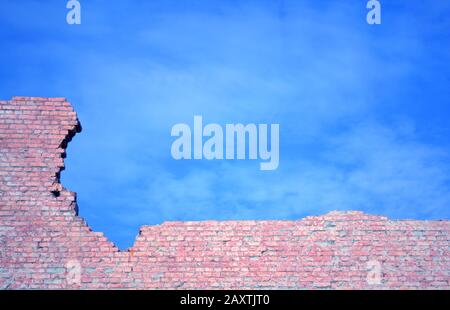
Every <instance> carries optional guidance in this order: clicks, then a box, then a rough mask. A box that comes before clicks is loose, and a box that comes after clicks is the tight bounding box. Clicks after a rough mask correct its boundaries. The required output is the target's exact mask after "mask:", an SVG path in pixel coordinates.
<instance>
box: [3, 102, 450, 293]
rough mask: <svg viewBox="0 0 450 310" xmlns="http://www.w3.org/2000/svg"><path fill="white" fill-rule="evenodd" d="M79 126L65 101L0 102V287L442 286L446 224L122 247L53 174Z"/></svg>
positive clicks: (214, 234)
mask: <svg viewBox="0 0 450 310" xmlns="http://www.w3.org/2000/svg"><path fill="white" fill-rule="evenodd" d="M80 130H81V127H80V124H79V122H78V119H77V116H76V113H75V112H74V111H73V108H72V106H71V105H70V104H69V103H68V102H67V100H66V99H65V98H39V97H13V99H12V100H10V101H0V288H3V289H29V288H39V289H59V288H63V289H65V288H67V289H72V288H74V289H75V288H83V289H94V288H101V289H103V288H125V289H135V288H152V289H164V288H170V289H188V288H195V289H229V288H242V289H251V288H257V289H291V288H294V289H298V288H308V289H450V285H449V270H450V263H449V231H450V222H449V221H417V220H401V221H393V220H389V219H388V218H386V217H383V216H374V215H368V214H364V213H362V212H357V211H350V212H331V213H328V214H325V215H322V216H310V217H306V218H304V219H301V220H298V221H222V222H221V221H205V222H167V223H164V224H162V225H157V226H144V227H142V228H141V230H140V232H139V235H138V236H137V238H136V240H135V243H134V245H133V247H131V248H130V249H128V250H127V251H119V250H118V248H117V247H115V246H114V244H112V243H111V242H110V241H108V240H107V238H105V237H104V236H103V234H102V233H98V232H93V231H92V230H91V229H90V228H89V226H88V225H87V224H86V223H85V221H84V220H83V219H82V218H80V217H79V216H78V215H77V204H76V195H75V193H72V192H70V191H68V190H66V189H65V188H63V187H62V185H61V184H60V182H59V174H60V171H61V170H62V169H63V168H64V161H63V158H64V157H65V149H66V147H67V143H68V142H69V141H70V140H71V139H72V137H73V136H74V135H75V134H76V132H79V131H80Z"/></svg>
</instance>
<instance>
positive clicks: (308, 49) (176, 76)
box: [0, 0, 450, 248]
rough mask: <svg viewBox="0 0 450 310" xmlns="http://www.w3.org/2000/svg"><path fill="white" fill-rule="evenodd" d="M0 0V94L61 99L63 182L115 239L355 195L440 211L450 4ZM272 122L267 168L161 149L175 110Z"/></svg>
mask: <svg viewBox="0 0 450 310" xmlns="http://www.w3.org/2000/svg"><path fill="white" fill-rule="evenodd" d="M80 2H81V5H82V24H81V25H76V26H73V25H72V26H70V25H68V24H67V23H66V12H67V9H66V8H65V4H66V1H63V0H59V1H25V0H23V1H15V0H14V1H5V0H1V1H0V43H1V45H0V46H1V48H0V65H1V71H0V98H1V99H9V98H10V97H12V96H14V95H21V96H44V97H51V96H62V97H67V98H68V99H69V101H70V102H71V103H72V104H73V106H74V107H75V109H76V111H77V113H78V116H79V119H80V121H81V124H82V126H83V131H82V133H80V134H78V135H77V136H76V137H75V138H74V139H73V141H72V142H71V143H70V145H69V148H68V152H67V155H68V157H67V159H66V161H65V162H66V170H65V171H64V172H63V173H62V183H63V185H64V186H65V187H66V188H68V189H70V190H72V191H75V192H77V193H78V204H79V209H80V215H81V216H83V217H84V218H86V220H87V222H88V223H89V225H90V226H91V227H92V228H93V229H94V230H96V231H103V232H105V234H106V235H107V236H108V237H109V238H110V239H111V240H112V241H113V242H115V243H116V244H117V245H118V246H119V247H121V248H126V247H128V246H130V245H131V244H132V242H133V240H134V238H135V236H136V234H137V233H138V230H139V227H140V226H141V225H144V224H159V223H161V222H163V221H173V220H206V219H217V220H225V219H286V220H287V219H299V218H302V217H304V216H306V215H318V214H323V213H326V212H328V211H331V210H362V211H364V212H368V213H373V214H383V215H387V216H389V217H391V218H396V219H404V218H414V219H449V218H450V208H449V207H450V173H449V172H450V164H449V163H450V160H449V157H450V143H449V138H448V137H449V136H450V127H449V121H448V120H449V115H450V87H449V85H450V2H449V1H447V0H434V1H406V0H389V1H381V3H382V24H381V25H379V26H369V25H368V24H367V23H366V18H365V16H366V12H367V10H366V8H365V6H366V1H365V0H360V1H350V0H349V1H337V0H333V1H331V0H330V1H317V0H315V1H312V0H309V1H299V0H295V1H294V0H293V1H282V0H272V1H262V0H258V1H231V0H230V1H219V0H218V1H194V0H185V1H179V0H173V1H170V0H166V1H162V0H153V1H95V0H89V1H87V0H84V1H83V0H81V1H80ZM194 115H202V116H203V119H204V122H206V123H212V122H215V123H220V124H226V123H239V122H241V123H269V124H270V123H279V124H280V166H279V168H278V169H277V170H275V171H260V170H259V162H255V161H212V162H210V161H175V160H173V159H172V157H171V154H170V147H171V143H172V141H173V138H172V137H171V136H170V131H171V128H172V126H173V125H174V124H176V123H189V124H191V123H192V121H193V116H194Z"/></svg>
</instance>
